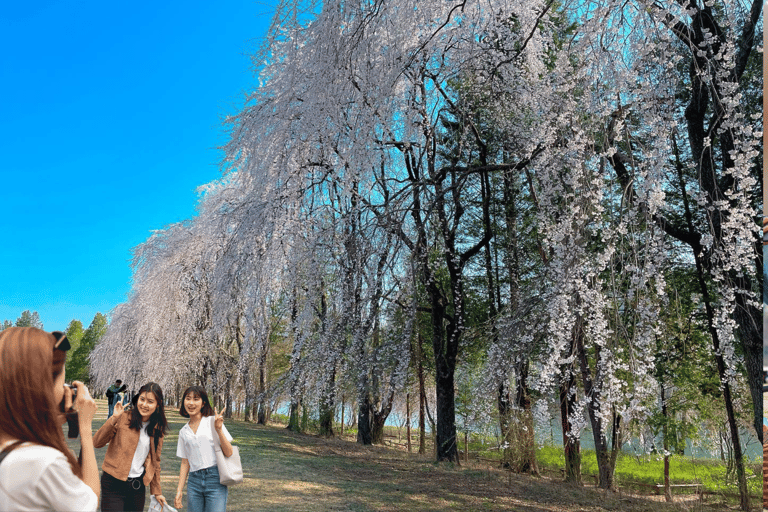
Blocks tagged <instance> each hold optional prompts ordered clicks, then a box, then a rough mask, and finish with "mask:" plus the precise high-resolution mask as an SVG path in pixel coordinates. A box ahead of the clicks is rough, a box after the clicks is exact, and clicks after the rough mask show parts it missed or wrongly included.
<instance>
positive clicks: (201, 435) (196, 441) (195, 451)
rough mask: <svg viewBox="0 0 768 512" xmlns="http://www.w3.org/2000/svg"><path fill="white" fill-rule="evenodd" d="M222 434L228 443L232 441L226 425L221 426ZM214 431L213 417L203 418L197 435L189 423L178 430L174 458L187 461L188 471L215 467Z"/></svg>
mask: <svg viewBox="0 0 768 512" xmlns="http://www.w3.org/2000/svg"><path fill="white" fill-rule="evenodd" d="M221 430H222V432H224V436H225V437H226V438H227V440H228V441H232V436H231V435H230V434H229V431H228V430H227V427H226V425H222V427H221ZM215 435H218V434H216V429H215V428H214V427H213V416H205V417H203V419H202V420H200V424H199V425H198V426H197V434H195V433H194V432H192V429H191V428H190V426H189V422H187V424H186V425H184V426H183V427H181V430H179V444H178V446H177V447H176V456H177V457H181V458H182V459H187V460H188V461H189V470H190V471H198V470H200V469H205V468H210V467H212V466H215V465H216V452H215V451H214V450H215V447H214V444H213V436H215Z"/></svg>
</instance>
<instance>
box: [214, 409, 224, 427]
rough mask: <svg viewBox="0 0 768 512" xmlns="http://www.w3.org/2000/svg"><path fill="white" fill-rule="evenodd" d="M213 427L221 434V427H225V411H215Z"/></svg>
mask: <svg viewBox="0 0 768 512" xmlns="http://www.w3.org/2000/svg"><path fill="white" fill-rule="evenodd" d="M213 426H214V427H215V428H216V432H221V427H223V426H224V409H222V410H221V411H219V412H216V409H214V410H213Z"/></svg>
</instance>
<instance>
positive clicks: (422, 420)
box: [416, 333, 427, 455]
mask: <svg viewBox="0 0 768 512" xmlns="http://www.w3.org/2000/svg"><path fill="white" fill-rule="evenodd" d="M416 340H417V344H416V347H417V350H418V356H417V368H418V370H417V371H418V377H419V454H421V455H424V453H425V452H426V450H427V448H426V446H427V431H426V427H427V424H426V417H425V416H426V414H425V412H424V408H425V402H426V400H427V391H426V389H425V387H424V361H423V359H422V358H423V355H422V354H423V352H422V347H421V333H417V334H416Z"/></svg>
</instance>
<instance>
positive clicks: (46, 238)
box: [0, 0, 274, 331]
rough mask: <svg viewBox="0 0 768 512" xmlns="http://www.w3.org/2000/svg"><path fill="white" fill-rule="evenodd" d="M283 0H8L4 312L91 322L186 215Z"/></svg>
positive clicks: (49, 326) (0, 36) (0, 232)
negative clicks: (148, 243)
mask: <svg viewBox="0 0 768 512" xmlns="http://www.w3.org/2000/svg"><path fill="white" fill-rule="evenodd" d="M273 4H274V0H267V1H253V0H222V1H217V2H207V1H198V0H192V1H186V2H178V1H176V0H173V1H164V2H142V1H139V2H136V3H131V4H112V3H109V2H107V3H104V2H95V1H91V0H87V1H72V2H55V1H47V0H46V1H40V2H10V3H7V5H4V6H3V10H2V11H0V47H2V48H3V53H2V58H0V97H2V101H0V155H1V156H2V160H0V162H2V163H0V183H1V184H2V188H1V189H0V190H2V192H0V198H1V199H0V236H2V246H1V247H2V248H0V321H2V320H4V319H8V320H11V321H15V320H16V318H17V317H18V316H19V315H20V314H21V312H22V311H24V310H27V309H29V310H32V311H37V312H38V313H39V314H40V318H41V320H42V322H43V324H44V328H45V329H46V330H49V331H50V330H57V329H62V330H63V329H65V328H66V327H67V325H68V324H69V322H70V320H72V319H79V320H81V321H82V322H83V324H84V326H85V327H87V326H88V325H89V324H90V322H91V320H92V319H93V316H94V315H95V314H96V313H97V312H101V313H105V314H108V313H109V312H110V311H111V310H112V308H114V307H115V306H116V305H117V304H119V303H120V302H123V301H125V300H126V297H127V294H128V291H129V290H130V279H131V272H130V267H129V259H130V250H131V248H132V247H134V246H136V245H138V244H140V243H141V242H143V241H144V240H145V239H146V238H147V237H148V236H149V235H150V233H151V231H152V230H154V229H161V228H163V227H164V226H166V225H168V224H171V223H174V222H178V221H181V220H183V219H187V218H191V217H192V216H194V214H195V207H196V203H197V197H198V196H197V192H196V189H197V187H199V186H200V185H203V184H205V183H208V182H210V181H212V180H215V179H217V178H218V177H219V175H220V173H219V167H218V163H219V161H220V159H221V157H222V154H221V152H220V151H219V150H217V149H216V147H217V146H219V145H221V144H223V143H224V142H225V141H226V134H225V132H224V128H223V126H222V124H221V120H222V118H223V116H225V115H227V114H233V113H236V112H237V111H238V110H240V108H241V107H242V106H243V103H244V95H245V93H246V92H247V91H248V90H250V89H251V88H253V87H255V85H256V83H257V82H256V78H255V77H254V75H253V71H252V65H251V61H250V58H249V57H248V56H249V55H251V54H253V53H254V52H255V51H256V49H257V48H258V45H259V40H260V38H261V37H262V36H263V35H264V33H265V31H266V28H267V26H268V25H269V23H270V21H271V18H272V14H273V10H274V9H273Z"/></svg>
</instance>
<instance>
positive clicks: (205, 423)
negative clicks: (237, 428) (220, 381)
mask: <svg viewBox="0 0 768 512" xmlns="http://www.w3.org/2000/svg"><path fill="white" fill-rule="evenodd" d="M179 414H181V415H182V416H184V417H185V418H189V421H188V422H187V424H186V425H184V426H183V427H182V428H181V430H180V431H179V444H178V447H177V448H176V456H177V457H181V470H180V472H179V486H178V488H177V489H176V499H175V500H174V506H175V507H177V508H180V507H181V506H182V503H181V498H182V491H183V490H184V483H185V482H187V477H189V482H188V483H187V509H188V510H189V512H225V511H226V509H227V495H228V489H227V486H225V485H222V484H221V483H220V482H219V468H218V467H217V466H216V452H215V447H214V446H215V445H214V442H213V436H217V437H218V440H219V444H220V445H221V452H222V453H223V454H224V456H225V457H229V456H231V455H232V444H231V441H232V436H231V435H230V434H229V432H228V431H227V427H225V426H224V417H223V416H222V415H221V414H220V413H216V411H215V410H214V409H213V407H211V403H210V402H209V400H208V393H206V392H205V388H204V387H202V386H191V387H189V388H187V389H186V390H185V391H184V394H183V395H182V398H181V410H180V411H179Z"/></svg>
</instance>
